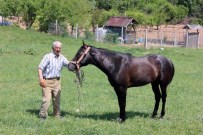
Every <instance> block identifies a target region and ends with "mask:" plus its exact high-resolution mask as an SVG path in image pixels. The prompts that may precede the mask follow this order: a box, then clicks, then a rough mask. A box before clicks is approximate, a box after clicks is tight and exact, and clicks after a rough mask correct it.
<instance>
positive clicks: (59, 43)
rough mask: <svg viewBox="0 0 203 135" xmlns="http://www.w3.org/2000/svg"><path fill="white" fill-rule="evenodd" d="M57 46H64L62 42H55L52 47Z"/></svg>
mask: <svg viewBox="0 0 203 135" xmlns="http://www.w3.org/2000/svg"><path fill="white" fill-rule="evenodd" d="M56 45H60V46H62V43H61V42H60V41H54V42H53V44H52V47H55V46H56Z"/></svg>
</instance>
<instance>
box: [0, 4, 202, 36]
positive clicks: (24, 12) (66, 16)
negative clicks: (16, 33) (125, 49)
mask: <svg viewBox="0 0 203 135" xmlns="http://www.w3.org/2000/svg"><path fill="white" fill-rule="evenodd" d="M0 3H1V4H0V16H2V17H4V18H8V17H11V16H16V17H18V18H21V20H22V21H23V22H24V23H25V26H26V29H35V30H37V31H44V32H47V30H48V25H49V24H50V23H51V22H54V21H55V20H58V22H60V23H61V25H67V24H68V25H69V26H72V28H73V27H74V26H75V25H76V24H78V25H79V26H82V27H83V28H85V29H89V28H92V29H93V30H94V29H95V28H96V26H99V27H101V26H103V25H104V23H105V22H106V21H107V20H108V18H109V17H111V16H127V17H132V18H134V19H135V20H136V21H138V22H139V24H140V25H143V26H159V25H167V24H179V23H181V22H183V21H184V19H186V18H187V19H188V20H189V23H191V24H200V25H203V0H77V1H76V0H15V1H14V0H0ZM19 20H20V19H19ZM16 25H17V24H16Z"/></svg>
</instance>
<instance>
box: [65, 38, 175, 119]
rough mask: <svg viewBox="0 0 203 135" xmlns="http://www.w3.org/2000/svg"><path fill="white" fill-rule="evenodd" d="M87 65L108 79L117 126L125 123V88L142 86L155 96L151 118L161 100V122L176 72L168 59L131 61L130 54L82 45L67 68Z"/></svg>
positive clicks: (149, 56) (144, 58) (154, 114)
mask: <svg viewBox="0 0 203 135" xmlns="http://www.w3.org/2000/svg"><path fill="white" fill-rule="evenodd" d="M88 64H92V65H95V66H96V67H98V68H99V69H100V70H101V71H103V72H104V73H105V74H106V75H107V77H108V80H109V82H110V84H111V86H112V87H113V88H114V90H115V92H116V94H117V97H118V103H119V108H120V116H119V121H120V122H123V121H125V119H126V112H125V107H126V94H127V88H129V87H138V86H143V85H146V84H149V83H151V85H152V90H153V92H154V95H155V106H154V111H153V113H152V117H155V116H156V115H157V111H158V107H159V102H160V99H161V98H162V109H161V115H160V118H163V117H164V115H165V102H166V97H167V92H166V90H167V86H168V85H169V84H170V82H171V81H172V79H173V76H174V71H175V69H174V66H173V63H172V62H171V61H170V60H169V59H167V58H166V57H164V56H161V55H147V56H143V57H134V56H132V55H129V54H124V53H118V52H114V51H110V50H107V49H101V48H96V47H93V46H89V45H86V44H85V43H84V42H83V46H82V47H81V48H80V49H79V50H78V52H77V54H76V55H75V57H74V58H73V59H72V62H71V63H70V64H69V65H68V68H69V70H70V71H75V70H79V69H80V67H83V66H87V65H88Z"/></svg>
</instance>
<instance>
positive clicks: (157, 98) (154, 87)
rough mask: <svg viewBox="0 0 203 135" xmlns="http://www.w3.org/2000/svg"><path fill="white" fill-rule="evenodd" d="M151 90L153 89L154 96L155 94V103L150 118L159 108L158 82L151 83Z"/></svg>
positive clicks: (154, 115)
mask: <svg viewBox="0 0 203 135" xmlns="http://www.w3.org/2000/svg"><path fill="white" fill-rule="evenodd" d="M152 90H153V92H154V96H155V105H154V111H153V114H152V118H154V117H156V115H157V111H158V109H159V102H160V98H161V93H160V90H159V84H158V83H152Z"/></svg>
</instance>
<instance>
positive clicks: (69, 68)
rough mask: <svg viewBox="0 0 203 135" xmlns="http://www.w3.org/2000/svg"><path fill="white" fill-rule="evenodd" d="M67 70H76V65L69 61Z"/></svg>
mask: <svg viewBox="0 0 203 135" xmlns="http://www.w3.org/2000/svg"><path fill="white" fill-rule="evenodd" d="M68 70H69V71H75V70H76V65H75V64H73V63H69V64H68Z"/></svg>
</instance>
